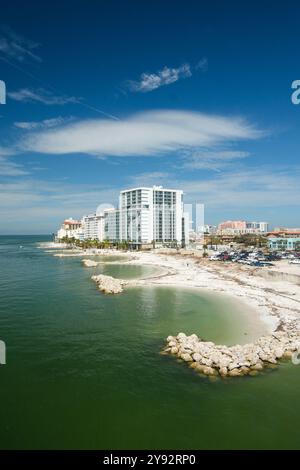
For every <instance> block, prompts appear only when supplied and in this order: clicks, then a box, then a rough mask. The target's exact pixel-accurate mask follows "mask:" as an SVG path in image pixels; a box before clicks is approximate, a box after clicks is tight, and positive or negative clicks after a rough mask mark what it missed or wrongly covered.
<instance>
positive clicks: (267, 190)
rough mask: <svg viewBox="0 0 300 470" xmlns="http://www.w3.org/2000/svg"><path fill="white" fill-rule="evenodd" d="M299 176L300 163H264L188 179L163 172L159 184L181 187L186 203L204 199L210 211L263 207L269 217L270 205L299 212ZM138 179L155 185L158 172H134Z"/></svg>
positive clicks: (259, 208)
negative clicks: (274, 164) (279, 164)
mask: <svg viewBox="0 0 300 470" xmlns="http://www.w3.org/2000/svg"><path fill="white" fill-rule="evenodd" d="M299 178H300V167H299V166H296V165H287V166H278V167H276V166H272V167H271V166H267V165H264V166H260V167H247V168H239V169H238V170H237V169H232V168H230V169H229V170H228V169H226V170H224V171H222V172H220V173H214V174H213V175H212V176H210V177H207V178H206V179H203V178H197V177H193V178H192V179H187V178H186V177H185V175H181V178H180V177H178V172H176V173H171V172H169V173H161V175H160V183H161V184H163V185H164V186H169V187H174V188H179V189H182V190H183V191H184V193H185V202H193V201H201V202H203V203H204V204H205V206H206V209H208V210H214V211H215V210H220V211H226V212H227V213H229V212H230V211H234V210H237V209H239V210H241V211H245V210H247V212H248V213H249V212H250V211H251V212H253V213H255V211H257V210H263V211H264V213H265V217H266V218H267V217H268V208H270V209H271V208H276V209H277V208H282V207H295V214H296V215H298V214H299V201H300V186H299ZM139 181H141V182H144V183H146V184H147V185H150V186H152V185H153V184H155V174H153V172H149V173H141V174H139V175H135V176H134V182H135V183H137V184H138V182H139ZM299 222H300V221H299ZM299 222H298V224H299ZM295 224H296V225H297V221H296V222H295Z"/></svg>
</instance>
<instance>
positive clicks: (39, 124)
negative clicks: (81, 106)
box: [14, 116, 74, 130]
mask: <svg viewBox="0 0 300 470" xmlns="http://www.w3.org/2000/svg"><path fill="white" fill-rule="evenodd" d="M73 119H74V118H72V117H68V118H64V117H61V116H59V117H57V118H51V119H44V120H43V121H20V122H15V123H14V126H15V127H18V128H19V129H24V130H33V129H48V128H50V127H56V126H60V125H62V124H66V123H67V122H70V121H71V120H73Z"/></svg>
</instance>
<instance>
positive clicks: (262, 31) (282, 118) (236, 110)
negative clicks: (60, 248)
mask: <svg viewBox="0 0 300 470" xmlns="http://www.w3.org/2000/svg"><path fill="white" fill-rule="evenodd" d="M297 3H298V2H296V1H291V0H290V1H288V2H285V3H283V2H281V5H276V4H275V2H271V1H264V2H261V1H260V2H259V1H251V2H248V4H247V2H243V4H241V2H235V1H227V2H223V1H215V2H208V1H196V0H194V1H189V0H186V1H172V2H171V1H165V2H160V1H151V2H150V1H149V2H148V1H146V0H145V1H143V2H140V1H129V0H127V1H125V0H124V1H110V2H104V1H100V0H99V1H91V0H90V1H87V2H86V1H72V2H71V1H61V2H59V3H58V2H47V1H45V2H36V1H30V0H29V1H27V2H23V1H22V2H21V1H13V0H12V1H11V2H10V3H6V4H5V5H1V15H0V18H1V19H0V22H1V25H0V80H3V81H5V83H6V87H7V102H6V104H5V105H0V220H1V223H0V233H2V234H8V233H51V232H53V231H55V230H56V228H57V226H58V225H59V224H60V223H61V221H62V220H63V219H64V218H65V217H69V216H73V217H81V216H82V215H83V214H85V213H90V212H93V211H94V210H95V208H96V207H97V206H98V205H99V204H105V203H113V204H116V203H117V195H118V192H119V190H120V189H124V188H126V187H131V186H137V185H147V186H148V185H149V186H152V185H153V184H161V185H163V186H165V187H176V188H177V187H178V188H180V189H183V190H184V192H185V201H186V202H202V203H204V204H205V208H206V210H205V222H206V223H213V224H215V223H218V222H219V221H221V220H225V219H236V218H242V219H249V220H255V219H260V220H267V221H269V222H270V223H271V224H272V225H288V226H300V217H299V212H300V211H299V205H300V204H299V201H300V185H299V176H300V164H299V143H300V137H299V136H300V133H299V128H300V105H299V106H296V105H293V104H292V102H291V94H292V90H291V84H292V82H293V81H294V80H297V79H300V63H299V62H300V59H299V41H300V32H299V26H298V19H299V13H300V11H299V10H300V7H299V5H297Z"/></svg>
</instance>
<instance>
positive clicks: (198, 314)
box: [0, 236, 300, 449]
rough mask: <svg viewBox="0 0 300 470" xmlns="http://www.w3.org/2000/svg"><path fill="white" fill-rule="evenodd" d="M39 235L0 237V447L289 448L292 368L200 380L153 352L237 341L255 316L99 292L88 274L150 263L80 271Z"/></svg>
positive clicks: (296, 369)
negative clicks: (178, 343) (183, 336)
mask: <svg viewBox="0 0 300 470" xmlns="http://www.w3.org/2000/svg"><path fill="white" fill-rule="evenodd" d="M47 240H49V237H42V236H23V237H21V236H18V237H13V236H10V237H4V236H3V237H0V263H1V264H0V266H1V270H0V339H1V340H2V341H5V343H6V348H7V351H6V352H7V364H6V365H0V448H2V449H53V448H61V449H76V448H77V449H133V448H134V449H138V448H141V449H143V448H146V449H240V448H252V449H267V448H291V449H295V448H296V449H299V448H300V439H299V424H300V403H299V393H300V366H295V365H293V364H291V363H290V362H285V363H283V364H281V365H280V366H279V368H278V369H277V370H269V371H266V372H264V373H263V374H260V375H258V376H256V377H242V378H235V379H227V380H221V379H220V380H217V381H216V382H212V381H210V380H209V379H208V378H203V377H201V376H200V375H199V374H197V373H195V372H194V371H192V370H191V369H189V368H188V367H187V366H186V365H185V364H183V363H179V362H177V361H176V359H175V358H173V357H169V356H164V355H161V354H159V352H160V351H161V349H162V347H163V346H164V344H165V338H166V336H168V335H169V334H177V333H178V332H180V331H184V332H186V333H197V334H199V335H200V336H202V337H203V338H205V339H207V340H212V341H217V342H220V343H225V344H232V343H236V342H240V343H245V342H247V341H248V340H250V339H252V338H254V337H255V336H256V335H257V334H258V333H259V331H260V330H261V329H262V328H263V327H264V326H263V324H262V323H260V321H259V319H258V318H257V316H256V315H255V312H253V317H251V315H252V313H251V311H249V310H248V311H247V306H246V305H245V304H242V303H240V304H237V303H236V302H233V301H232V300H231V298H230V297H227V296H223V295H221V294H220V295H216V294H211V293H208V292H205V291H203V292H201V291H193V290H188V289H180V288H178V287H176V288H171V287H168V288H167V287H148V286H146V287H143V288H140V287H139V288H137V287H136V288H130V289H128V290H126V291H125V292H124V293H122V294H120V295H117V296H105V295H103V294H101V293H100V292H99V291H98V290H97V288H96V285H95V284H94V283H93V282H92V281H91V280H90V277H91V275H92V274H94V273H95V272H99V273H100V272H102V273H104V274H110V275H113V276H115V277H127V278H134V277H142V276H145V275H150V274H152V273H153V268H151V267H149V266H145V267H141V266H126V265H117V264H112V265H109V264H107V265H101V266H99V267H97V268H96V269H88V268H84V267H83V266H82V264H81V261H80V260H81V258H80V257H76V258H75V257H74V258H58V257H54V256H53V255H52V254H51V253H46V252H45V251H43V250H42V249H40V248H39V246H38V245H39V243H40V242H44V241H47ZM114 260H115V261H116V260H117V259H116V258H114Z"/></svg>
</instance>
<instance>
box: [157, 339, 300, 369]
mask: <svg viewBox="0 0 300 470" xmlns="http://www.w3.org/2000/svg"><path fill="white" fill-rule="evenodd" d="M299 346H300V332H299V331H290V332H287V331H278V332H277V331H276V332H274V333H273V334H271V335H266V336H262V337H261V338H259V339H258V340H257V341H255V342H254V343H250V344H245V345H242V346H241V345H239V344H238V345H235V346H224V345H216V344H215V343H213V342H211V341H202V340H201V338H199V337H198V336H197V335H196V334H192V335H190V336H187V335H186V334H185V333H179V334H178V335H177V336H168V338H167V347H166V348H165V349H164V351H165V352H167V353H169V354H173V355H175V356H177V357H178V358H180V359H182V360H183V361H185V362H186V363H188V364H189V366H190V367H191V368H193V369H195V370H197V371H199V372H201V373H203V374H205V375H211V376H214V375H220V376H221V377H226V376H229V377H239V376H242V375H256V374H257V373H258V371H261V370H263V369H264V368H265V367H272V365H273V364H277V362H278V361H279V360H280V359H282V358H291V357H292V356H293V354H295V353H296V354H297V351H298V350H299Z"/></svg>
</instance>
